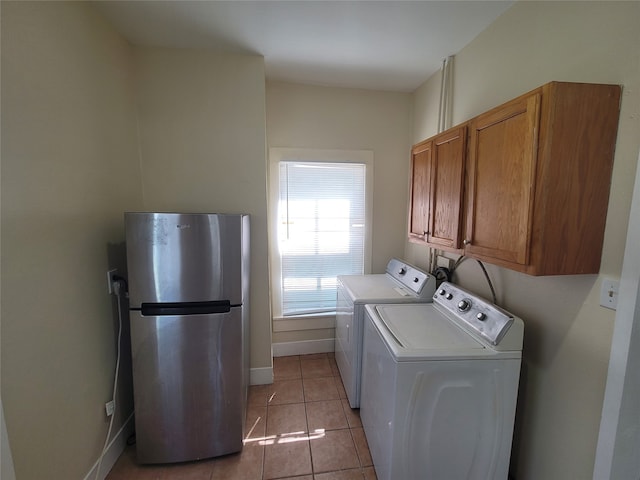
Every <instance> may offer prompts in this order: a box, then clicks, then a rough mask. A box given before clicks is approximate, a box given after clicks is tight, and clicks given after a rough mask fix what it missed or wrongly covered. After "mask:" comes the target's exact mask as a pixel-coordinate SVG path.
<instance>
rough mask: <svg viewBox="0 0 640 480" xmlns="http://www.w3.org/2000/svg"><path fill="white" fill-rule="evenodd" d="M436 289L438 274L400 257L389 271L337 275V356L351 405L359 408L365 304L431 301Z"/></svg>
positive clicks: (389, 266) (390, 262) (394, 259)
mask: <svg viewBox="0 0 640 480" xmlns="http://www.w3.org/2000/svg"><path fill="white" fill-rule="evenodd" d="M435 288H436V279H435V277H433V276H432V275H429V274H428V273H425V272H424V271H422V270H420V269H419V268H417V267H414V266H412V265H409V264H408V263H405V262H403V261H402V260H398V259H397V258H392V259H391V260H390V261H389V263H388V264H387V269H386V273H382V274H371V275H340V276H339V277H338V288H337V290H338V294H337V295H338V296H337V306H336V339H335V356H336V363H337V364H338V369H339V370H340V376H341V377H342V382H343V384H344V388H345V390H346V393H347V397H348V399H349V404H350V405H351V407H352V408H359V407H360V379H361V371H362V332H363V325H364V307H365V305H366V304H369V303H377V304H380V303H391V304H397V303H415V302H431V301H433V293H434V292H435Z"/></svg>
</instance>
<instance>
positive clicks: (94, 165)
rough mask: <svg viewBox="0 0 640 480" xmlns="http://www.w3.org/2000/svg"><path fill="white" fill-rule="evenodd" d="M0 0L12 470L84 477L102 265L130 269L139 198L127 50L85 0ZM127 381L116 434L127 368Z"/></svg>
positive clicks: (96, 401) (6, 377)
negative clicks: (130, 224) (127, 227)
mask: <svg viewBox="0 0 640 480" xmlns="http://www.w3.org/2000/svg"><path fill="white" fill-rule="evenodd" d="M1 8H2V111H1V113H2V186H1V187H2V242H1V244H2V252H1V255H2V339H1V342H2V343H1V354H2V359H1V360H2V367H1V368H2V372H1V373H2V405H3V407H4V414H5V420H6V426H7V431H8V435H9V439H10V442H11V451H12V453H13V460H14V464H15V473H16V477H17V478H19V479H25V480H26V479H40V478H51V479H78V478H82V477H84V475H85V474H86V473H87V472H88V471H89V470H90V469H91V467H92V465H93V464H94V462H95V461H96V459H97V458H98V455H99V453H100V451H101V449H102V446H103V443H104V440H105V438H104V437H105V435H106V433H107V427H108V422H107V418H106V416H105V413H104V403H105V402H106V401H108V400H109V399H110V398H111V389H112V382H113V370H114V367H115V351H116V349H115V333H116V329H117V318H116V316H115V314H114V312H116V309H115V304H114V303H113V298H112V297H110V296H109V295H108V294H107V282H106V271H107V269H108V268H109V267H117V268H120V269H124V267H125V266H124V264H123V260H124V257H123V249H122V245H121V244H120V243H121V242H122V241H123V240H124V229H123V219H122V212H123V211H124V210H127V209H139V208H141V206H142V197H141V195H140V192H139V186H140V172H139V169H138V168H137V164H138V145H137V137H136V119H135V111H134V105H135V104H134V88H133V76H132V73H133V71H132V64H131V61H132V58H131V52H130V49H129V46H128V44H126V43H125V42H124V41H123V40H122V38H121V37H120V36H119V35H117V34H116V33H115V32H114V31H113V30H112V29H111V27H110V26H109V25H107V24H106V23H105V22H104V21H103V20H102V19H101V18H100V17H99V16H97V15H96V14H94V12H93V10H92V9H91V8H90V7H89V6H88V4H86V3H82V2H78V3H71V2H69V3H65V2H6V1H3V2H2V5H1ZM127 348H128V346H127V345H126V344H125V346H124V352H125V355H126V351H127ZM126 360H127V359H126V358H125V359H123V367H124V366H126V365H127V361H126ZM120 392H121V396H119V397H118V409H117V411H116V418H115V425H114V432H117V431H118V429H119V428H120V426H121V425H122V423H123V422H124V420H125V419H126V418H127V417H128V415H129V414H130V413H131V411H132V408H133V406H132V402H131V378H130V375H127V372H126V369H125V370H124V371H123V373H122V374H121V376H120Z"/></svg>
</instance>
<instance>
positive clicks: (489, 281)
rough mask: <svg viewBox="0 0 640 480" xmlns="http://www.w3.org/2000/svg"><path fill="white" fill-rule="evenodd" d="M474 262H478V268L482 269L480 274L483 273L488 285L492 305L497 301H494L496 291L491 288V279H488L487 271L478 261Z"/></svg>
mask: <svg viewBox="0 0 640 480" xmlns="http://www.w3.org/2000/svg"><path fill="white" fill-rule="evenodd" d="M476 262H478V265H480V268H481V269H482V272H483V273H484V277H485V278H486V279H487V283H488V284H489V288H490V289H491V295H493V303H498V301H497V300H496V291H495V290H494V288H493V283H491V279H490V278H489V274H488V273H487V269H486V268H484V264H483V263H482V262H481V261H480V260H476Z"/></svg>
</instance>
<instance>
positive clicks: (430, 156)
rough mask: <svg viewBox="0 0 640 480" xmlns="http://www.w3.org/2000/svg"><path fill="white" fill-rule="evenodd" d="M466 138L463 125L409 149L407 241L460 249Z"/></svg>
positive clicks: (465, 128) (448, 248)
mask: <svg viewBox="0 0 640 480" xmlns="http://www.w3.org/2000/svg"><path fill="white" fill-rule="evenodd" d="M466 140H467V127H466V125H462V126H458V127H455V128H452V129H450V130H447V131H446V132H443V133H441V134H439V135H437V136H435V137H433V138H431V139H429V140H426V141H424V142H421V143H419V144H417V145H415V146H414V147H413V149H412V150H411V159H412V161H411V173H412V175H411V209H410V216H409V240H410V241H413V242H419V243H426V244H428V245H431V246H433V247H436V248H443V249H447V250H458V249H459V248H460V245H461V243H460V241H461V228H460V227H461V224H462V223H461V221H462V214H463V208H462V202H463V192H464V189H463V184H464V161H465V152H466Z"/></svg>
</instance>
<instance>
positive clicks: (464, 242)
mask: <svg viewBox="0 0 640 480" xmlns="http://www.w3.org/2000/svg"><path fill="white" fill-rule="evenodd" d="M462 243H463V244H464V245H471V240H467V239H466V238H465V239H464V240H463V241H462Z"/></svg>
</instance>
